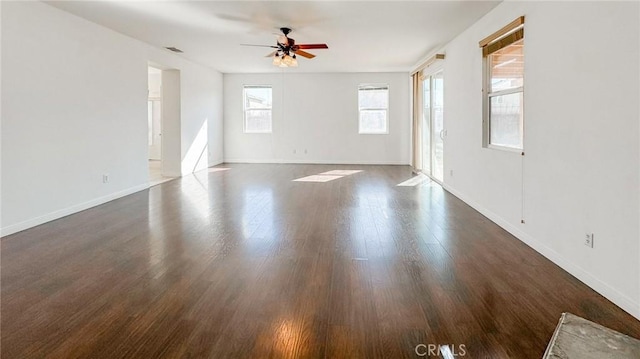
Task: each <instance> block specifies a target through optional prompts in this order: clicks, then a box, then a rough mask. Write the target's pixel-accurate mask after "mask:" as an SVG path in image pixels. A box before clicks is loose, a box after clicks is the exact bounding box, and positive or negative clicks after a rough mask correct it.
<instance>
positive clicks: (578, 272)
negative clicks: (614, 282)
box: [442, 184, 640, 319]
mask: <svg viewBox="0 0 640 359" xmlns="http://www.w3.org/2000/svg"><path fill="white" fill-rule="evenodd" d="M442 188H444V189H445V190H446V191H447V192H449V193H451V194H452V195H454V196H456V197H458V198H459V199H460V200H462V201H463V202H465V203H466V204H467V205H469V206H471V207H472V208H473V209H475V210H476V211H478V212H480V213H481V214H482V215H484V216H485V217H487V218H488V219H489V220H491V221H492V222H494V223H495V224H497V225H498V226H500V227H502V228H503V229H504V230H506V231H507V232H509V233H511V234H512V235H513V236H514V237H516V238H518V239H519V240H521V241H522V242H524V243H525V244H526V245H528V246H529V247H531V248H532V249H534V250H535V251H536V252H538V253H540V254H542V255H543V256H545V257H546V258H547V259H549V260H550V261H552V262H553V263H555V264H557V265H558V266H560V268H562V269H564V270H565V271H567V272H569V274H571V275H573V276H574V277H576V278H577V279H578V280H580V281H581V282H583V283H584V284H586V285H587V286H588V287H590V288H591V289H593V290H595V291H596V292H598V293H600V294H601V295H603V296H604V297H605V298H607V299H609V300H610V301H612V302H613V303H614V304H616V305H617V306H618V307H620V308H622V309H623V310H624V311H626V312H627V313H629V314H631V315H633V316H634V317H636V319H640V302H637V301H635V300H634V299H633V298H630V297H628V296H627V295H625V294H623V293H620V292H619V291H618V290H617V289H615V288H613V287H611V286H610V285H608V284H607V283H605V282H603V281H601V280H600V279H598V278H596V277H594V276H593V275H592V274H590V273H588V272H587V271H585V270H584V269H582V268H580V267H579V266H577V265H575V264H573V263H572V262H571V261H569V260H567V259H566V258H565V257H563V256H562V255H561V254H560V253H558V252H556V251H554V250H553V249H551V248H549V247H548V246H546V245H545V244H543V243H542V242H540V241H538V240H536V239H535V238H533V237H531V236H530V235H528V234H526V233H524V232H523V231H522V230H521V229H519V228H517V227H515V226H514V225H513V224H511V223H509V222H508V221H507V220H505V219H504V218H502V217H500V216H499V215H497V214H495V213H494V212H492V211H490V210H488V209H486V208H484V207H483V206H482V205H480V204H478V203H477V202H475V201H473V200H470V199H469V198H468V197H467V196H466V195H464V194H462V193H461V192H458V191H457V190H455V189H453V188H452V187H451V186H448V185H447V184H443V185H442Z"/></svg>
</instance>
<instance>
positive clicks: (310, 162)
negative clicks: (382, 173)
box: [224, 158, 409, 166]
mask: <svg viewBox="0 0 640 359" xmlns="http://www.w3.org/2000/svg"><path fill="white" fill-rule="evenodd" d="M224 163H271V164H307V165H387V166H408V165H409V163H404V162H402V161H349V160H346V161H344V160H305V159H293V160H285V159H246V158H245V159H243V158H225V159H224Z"/></svg>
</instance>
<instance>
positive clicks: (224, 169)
mask: <svg viewBox="0 0 640 359" xmlns="http://www.w3.org/2000/svg"><path fill="white" fill-rule="evenodd" d="M230 169H231V168H224V167H213V168H209V172H221V171H228V170H230Z"/></svg>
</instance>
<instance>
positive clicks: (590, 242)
mask: <svg viewBox="0 0 640 359" xmlns="http://www.w3.org/2000/svg"><path fill="white" fill-rule="evenodd" d="M584 245H585V246H587V247H591V248H593V233H587V234H585V236H584Z"/></svg>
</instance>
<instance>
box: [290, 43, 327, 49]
mask: <svg viewBox="0 0 640 359" xmlns="http://www.w3.org/2000/svg"><path fill="white" fill-rule="evenodd" d="M297 46H298V48H299V49H307V50H308V49H328V48H329V46H327V44H299V45H297Z"/></svg>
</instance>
